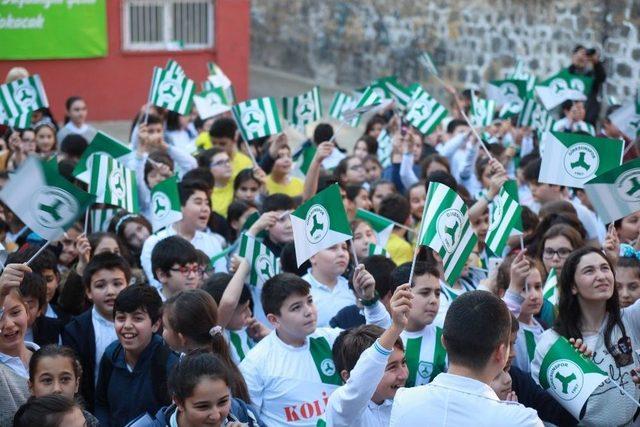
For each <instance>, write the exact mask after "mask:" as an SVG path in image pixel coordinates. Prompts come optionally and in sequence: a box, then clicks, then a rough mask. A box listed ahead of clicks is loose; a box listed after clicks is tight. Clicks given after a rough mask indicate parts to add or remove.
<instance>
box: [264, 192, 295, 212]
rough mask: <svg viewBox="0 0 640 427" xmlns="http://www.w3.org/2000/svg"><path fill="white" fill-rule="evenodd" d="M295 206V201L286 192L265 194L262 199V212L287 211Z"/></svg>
mask: <svg viewBox="0 0 640 427" xmlns="http://www.w3.org/2000/svg"><path fill="white" fill-rule="evenodd" d="M294 208H295V202H294V200H293V199H292V198H291V197H290V196H287V195H286V194H282V193H276V194H271V195H270V196H267V197H265V198H264V200H263V201H262V213H266V212H273V211H288V210H290V209H294Z"/></svg>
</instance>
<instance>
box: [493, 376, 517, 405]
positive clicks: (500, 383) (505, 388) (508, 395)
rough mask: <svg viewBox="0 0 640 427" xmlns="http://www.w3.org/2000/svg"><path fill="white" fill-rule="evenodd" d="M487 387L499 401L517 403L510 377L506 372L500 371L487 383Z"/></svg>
mask: <svg viewBox="0 0 640 427" xmlns="http://www.w3.org/2000/svg"><path fill="white" fill-rule="evenodd" d="M489 387H491V389H492V390H493V391H494V392H495V393H496V396H498V399H500V400H510V401H512V402H517V401H518V395H517V394H516V392H515V391H513V389H512V388H511V375H509V372H508V371H507V370H503V371H500V372H499V373H498V375H496V376H495V378H494V379H493V380H491V382H490V383H489Z"/></svg>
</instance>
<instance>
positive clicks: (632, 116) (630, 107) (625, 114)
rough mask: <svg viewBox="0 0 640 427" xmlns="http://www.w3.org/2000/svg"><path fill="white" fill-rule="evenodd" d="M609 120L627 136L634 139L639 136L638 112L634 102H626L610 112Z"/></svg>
mask: <svg viewBox="0 0 640 427" xmlns="http://www.w3.org/2000/svg"><path fill="white" fill-rule="evenodd" d="M609 120H611V123H613V124H614V125H616V127H617V128H618V129H620V132H622V133H623V134H625V135H626V136H627V138H630V139H636V138H637V137H638V136H640V113H639V112H638V108H637V105H636V103H635V102H626V103H625V104H624V105H622V107H620V108H618V109H617V110H616V111H614V112H613V113H611V115H610V116H609Z"/></svg>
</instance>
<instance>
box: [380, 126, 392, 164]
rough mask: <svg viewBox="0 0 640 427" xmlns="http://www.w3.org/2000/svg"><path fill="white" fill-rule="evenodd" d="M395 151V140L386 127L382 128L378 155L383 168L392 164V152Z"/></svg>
mask: <svg viewBox="0 0 640 427" xmlns="http://www.w3.org/2000/svg"><path fill="white" fill-rule="evenodd" d="M392 152H393V141H392V140H391V135H389V132H387V130H386V129H382V131H381V132H380V134H379V135H378V151H377V152H376V155H377V156H378V160H379V161H380V164H381V165H382V167H383V168H386V167H387V166H391V154H392Z"/></svg>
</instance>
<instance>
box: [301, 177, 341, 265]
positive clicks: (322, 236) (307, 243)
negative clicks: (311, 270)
mask: <svg viewBox="0 0 640 427" xmlns="http://www.w3.org/2000/svg"><path fill="white" fill-rule="evenodd" d="M291 225H292V227H293V241H294V245H295V249H296V260H297V262H298V267H300V266H301V265H302V263H303V262H305V261H306V260H308V259H309V258H311V257H312V256H313V255H315V254H317V253H318V252H320V251H321V250H323V249H327V248H328V247H330V246H333V245H335V244H337V243H342V242H344V241H346V240H349V239H351V238H353V235H352V234H351V228H350V227H349V219H348V218H347V213H346V212H345V210H344V205H343V204H342V197H341V195H340V188H339V187H338V184H333V185H331V186H329V187H327V188H326V189H324V190H322V191H321V192H319V193H318V194H316V195H315V196H313V197H312V198H311V199H309V200H307V201H306V202H304V203H303V204H302V205H301V206H300V207H299V208H298V209H296V210H295V211H293V212H292V213H291Z"/></svg>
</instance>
